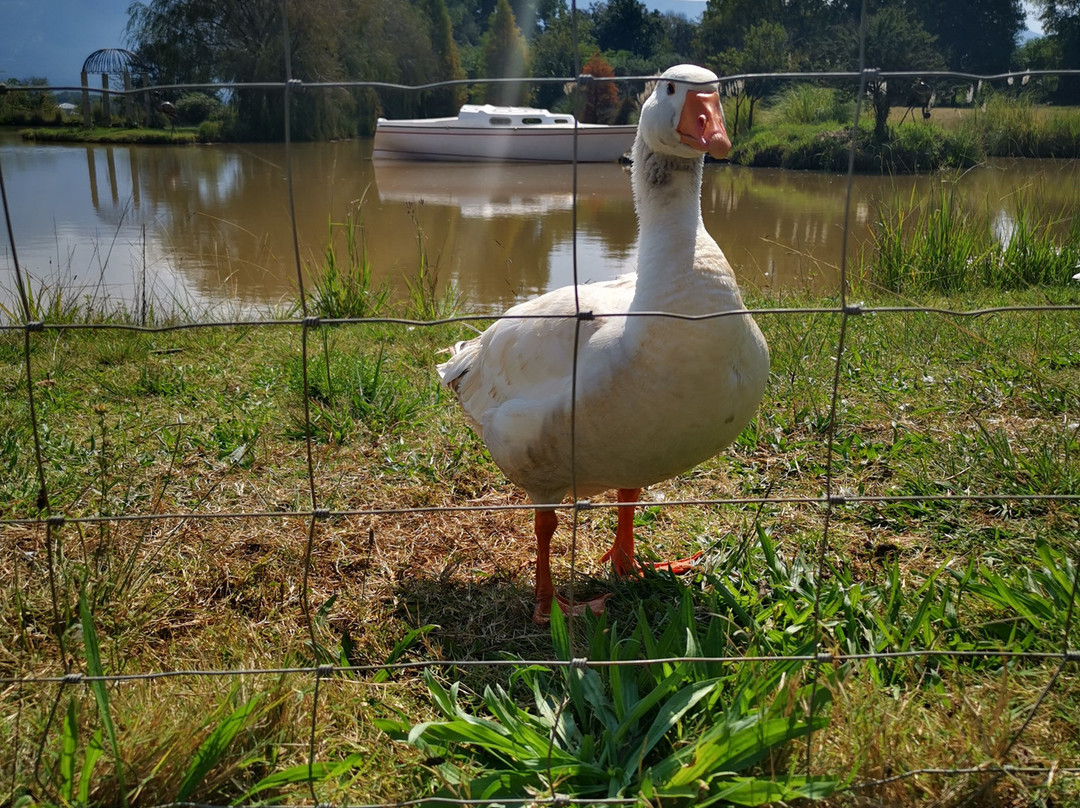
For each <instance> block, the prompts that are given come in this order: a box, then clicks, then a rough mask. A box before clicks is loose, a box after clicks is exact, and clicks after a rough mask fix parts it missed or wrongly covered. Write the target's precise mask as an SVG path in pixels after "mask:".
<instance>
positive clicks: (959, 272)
mask: <svg viewBox="0 0 1080 808" xmlns="http://www.w3.org/2000/svg"><path fill="white" fill-rule="evenodd" d="M1033 193H1034V192H1033ZM1033 207H1034V205H1032V204H1031V203H1030V200H1029V199H1027V198H1020V199H1018V200H1017V203H1016V207H1015V213H1011V214H1001V215H998V216H996V217H994V216H976V215H975V214H974V212H973V211H970V210H968V209H965V207H964V205H963V200H962V199H961V196H960V194H959V192H958V191H956V190H955V188H950V187H947V186H946V185H945V184H939V185H938V187H937V188H936V189H935V190H934V191H933V193H931V194H929V195H927V196H924V197H918V196H916V194H915V193H914V192H912V195H911V196H910V197H909V198H908V199H907V200H906V201H902V202H900V203H897V204H893V205H885V206H883V207H882V208H881V209H880V210H879V211H878V215H877V219H876V221H875V223H874V226H873V240H872V243H871V245H870V247H869V248H868V249H867V250H865V251H864V252H863V254H862V256H861V257H860V260H859V267H858V271H857V272H856V276H857V278H858V280H859V281H860V282H862V283H863V284H865V285H867V286H868V287H871V288H872V287H877V288H879V289H884V290H886V291H889V292H898V293H901V294H909V293H918V292H933V293H937V294H945V295H952V294H960V293H965V292H968V291H970V290H972V289H977V288H983V289H994V290H999V291H1003V290H1009V289H1022V288H1025V287H1029V286H1034V285H1045V286H1056V285H1062V284H1066V283H1068V282H1069V279H1070V278H1071V276H1072V273H1073V272H1074V271H1075V268H1076V266H1077V264H1078V262H1080V221H1077V220H1075V218H1068V217H1065V216H1064V215H1062V216H1047V215H1039V214H1032V213H1030V212H1029V211H1030V210H1031V209H1032V208H1033ZM1066 223H1068V224H1067V225H1066Z"/></svg>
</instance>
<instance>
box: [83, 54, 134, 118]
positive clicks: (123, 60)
mask: <svg viewBox="0 0 1080 808" xmlns="http://www.w3.org/2000/svg"><path fill="white" fill-rule="evenodd" d="M91 74H94V75H100V76H101V90H102V93H101V117H102V119H103V121H104V122H105V124H106V125H108V124H109V122H110V119H111V111H110V109H109V88H110V82H109V78H110V77H113V78H115V79H116V80H117V82H116V86H117V87H118V88H119V87H122V88H123V90H125V91H126V92H130V91H131V89H132V77H133V76H134V77H136V78H137V79H138V78H140V77H141V79H142V81H141V82H140V83H141V84H142V85H143V86H146V85H147V84H149V74H150V65H149V64H147V63H146V62H145V61H144V60H143V59H141V58H140V57H139V55H138V54H136V53H133V52H132V51H129V50H126V49H124V48H102V49H100V50H96V51H94V52H93V53H91V54H90V55H89V56H87V57H86V61H85V62H83V66H82V87H83V91H82V114H83V125H84V126H87V127H89V126H91V125H92V123H93V120H92V117H91V108H90V91H89V81H88V77H89V76H90V75H91ZM146 103H147V105H149V97H147V102H146ZM124 107H125V114H126V115H127V117H128V118H129V119H130V118H132V117H133V116H134V111H135V110H134V103H133V100H132V97H131V96H130V95H126V96H125V104H124ZM147 108H148V109H149V106H147Z"/></svg>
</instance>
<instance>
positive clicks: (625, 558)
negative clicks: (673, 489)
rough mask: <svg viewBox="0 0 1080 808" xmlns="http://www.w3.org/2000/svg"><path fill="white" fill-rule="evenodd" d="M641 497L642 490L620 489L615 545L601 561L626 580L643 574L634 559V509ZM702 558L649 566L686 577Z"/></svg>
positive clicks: (695, 557)
mask: <svg viewBox="0 0 1080 808" xmlns="http://www.w3.org/2000/svg"><path fill="white" fill-rule="evenodd" d="M640 495H641V489H640V488H620V489H619V502H621V503H625V504H623V505H619V508H618V510H619V523H618V527H616V529H615V543H614V544H612V545H611V549H610V550H608V551H607V552H606V553H604V555H603V556H602V557H601V559H600V563H601V564H602V563H604V562H605V561H611V566H612V569H614V570H615V574H616V575H618V576H620V577H623V578H626V577H629V576H631V575H637V574H639V573H640V572H641V565H640V564H639V563H638V561H637V559H635V558H634V508H635V507H636V503H637V501H638V497H639V496H640ZM699 558H701V553H700V552H698V553H694V554H693V555H692V556H690V557H689V558H680V559H679V560H677V561H653V562H649V563H648V566H650V567H653V568H654V569H663V570H670V571H671V572H672V573H674V574H675V575H684V574H685V573H687V572H690V570H692V569H693V568H694V566H695V562H696V561H697V560H698V559H699Z"/></svg>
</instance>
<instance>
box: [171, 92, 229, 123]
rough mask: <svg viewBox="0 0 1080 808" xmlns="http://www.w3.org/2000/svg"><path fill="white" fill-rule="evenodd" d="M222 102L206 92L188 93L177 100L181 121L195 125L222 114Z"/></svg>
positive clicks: (177, 114)
mask: <svg viewBox="0 0 1080 808" xmlns="http://www.w3.org/2000/svg"><path fill="white" fill-rule="evenodd" d="M221 111H222V104H221V102H220V101H218V100H217V99H216V98H214V97H213V96H210V95H207V94H206V93H187V94H186V95H183V96H181V97H180V100H179V101H177V102H176V117H177V120H178V122H179V123H182V124H187V125H189V126H193V125H195V124H199V123H202V122H203V121H206V120H208V119H210V118H213V117H217V116H219V115H220V114H221Z"/></svg>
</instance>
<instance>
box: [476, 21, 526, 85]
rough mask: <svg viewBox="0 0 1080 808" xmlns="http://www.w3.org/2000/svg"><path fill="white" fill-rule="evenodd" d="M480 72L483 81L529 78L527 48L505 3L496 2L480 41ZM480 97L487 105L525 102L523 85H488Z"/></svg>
mask: <svg viewBox="0 0 1080 808" xmlns="http://www.w3.org/2000/svg"><path fill="white" fill-rule="evenodd" d="M482 47H483V57H482V60H481V69H482V70H483V77H484V78H522V79H523V78H525V77H527V76H528V75H529V48H528V45H527V44H526V42H525V37H524V35H523V34H522V33H521V29H520V28H518V27H517V22H516V21H515V20H514V12H513V9H511V8H510V2H509V0H498V2H497V3H496V4H495V11H493V12H492V14H491V18H490V20H489V21H488V30H487V33H485V34H484V38H483V43H482ZM484 97H485V98H486V100H487V101H488V103H490V104H523V103H527V101H528V98H529V88H528V86H527V84H526V82H524V81H513V82H505V83H502V82H491V83H489V84H488V85H487V91H486V92H485V94H484Z"/></svg>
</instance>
